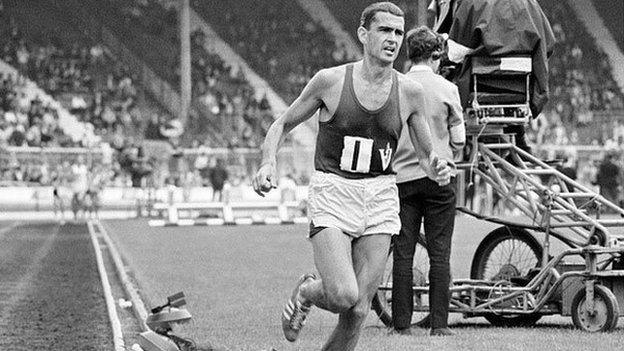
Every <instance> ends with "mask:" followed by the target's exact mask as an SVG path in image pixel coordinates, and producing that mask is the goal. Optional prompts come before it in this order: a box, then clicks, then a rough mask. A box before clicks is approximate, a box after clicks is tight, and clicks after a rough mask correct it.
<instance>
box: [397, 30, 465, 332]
mask: <svg viewBox="0 0 624 351" xmlns="http://www.w3.org/2000/svg"><path fill="white" fill-rule="evenodd" d="M406 41H407V53H408V56H409V59H410V60H411V61H412V62H413V63H414V65H413V66H412V68H411V69H410V71H409V72H408V73H407V74H406V76H407V77H408V78H409V79H412V80H414V81H416V82H418V83H420V84H421V85H422V86H423V88H424V90H423V91H424V97H425V101H426V104H425V106H426V109H425V110H426V111H425V114H426V116H427V119H428V122H429V127H430V128H431V135H432V141H433V149H434V151H435V152H436V153H437V154H438V155H439V157H440V158H441V159H444V160H447V161H448V162H449V164H451V165H452V164H453V163H452V161H453V160H454V159H456V158H457V157H458V156H459V155H460V154H461V150H462V147H463V146H464V144H465V142H466V133H465V127H464V119H463V115H462V108H461V103H460V100H459V93H458V91H457V87H456V86H455V85H454V84H453V83H451V82H449V81H447V80H446V79H444V78H442V76H439V75H437V74H436V73H434V72H437V70H438V68H439V66H440V57H441V55H442V52H443V51H444V39H443V37H442V36H441V35H439V34H436V33H435V32H433V31H432V30H431V29H429V28H427V27H424V26H422V27H418V28H416V29H413V30H411V31H410V32H409V33H407V39H406ZM414 147H416V148H418V145H413V144H412V143H411V142H410V140H409V136H408V135H407V134H406V133H405V131H404V132H403V133H402V134H401V138H400V139H399V145H398V148H397V152H396V157H395V160H394V164H393V166H394V168H395V171H396V172H397V185H398V188H399V198H400V202H401V211H400V213H399V216H400V218H401V232H400V234H399V235H398V236H395V237H394V238H393V240H394V252H393V260H394V262H393V269H392V280H393V283H392V322H393V327H394V329H395V331H396V332H397V333H400V334H409V333H410V325H411V320H412V309H413V306H414V293H413V291H412V281H413V272H412V264H413V263H412V262H413V260H414V251H415V246H416V238H417V237H418V235H419V234H420V225H421V222H422V221H423V219H424V226H425V237H426V242H427V251H428V253H429V262H430V270H429V283H430V285H429V309H430V315H431V335H441V336H444V335H453V334H454V333H453V332H452V331H451V330H450V329H448V324H447V319H448V308H449V298H450V295H449V283H450V264H449V258H450V254H451V237H452V235H453V227H454V223H455V181H454V178H453V180H452V181H451V182H450V183H449V184H442V185H439V184H438V183H436V182H435V181H433V180H431V179H429V178H428V177H427V174H426V172H425V170H424V169H423V168H422V164H421V163H420V162H419V158H418V152H417V149H416V150H415V149H414ZM452 173H453V175H455V170H453V172H452Z"/></svg>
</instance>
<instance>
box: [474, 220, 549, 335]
mask: <svg viewBox="0 0 624 351" xmlns="http://www.w3.org/2000/svg"><path fill="white" fill-rule="evenodd" d="M542 252H543V250H542V246H541V245H540V243H539V242H538V241H537V240H536V239H535V237H533V235H531V234H530V233H529V232H527V231H526V230H524V229H521V228H515V227H500V228H498V229H495V230H494V231H492V232H490V233H489V234H488V235H487V236H486V237H485V238H484V239H483V241H482V242H481V243H480V244H479V247H478V248H477V252H476V253H475V256H474V258H473V260H472V267H471V270H470V277H471V278H472V279H478V280H490V281H496V282H503V284H504V285H523V284H526V283H528V281H529V280H530V277H531V276H530V273H532V271H533V270H534V269H535V268H539V267H540V262H541V259H542ZM484 317H485V318H486V319H487V320H488V321H489V322H490V323H492V324H493V325H496V326H530V325H533V324H535V322H537V321H538V320H539V319H540V318H541V315H539V314H529V315H527V314H495V313H492V314H487V315H485V316H484Z"/></svg>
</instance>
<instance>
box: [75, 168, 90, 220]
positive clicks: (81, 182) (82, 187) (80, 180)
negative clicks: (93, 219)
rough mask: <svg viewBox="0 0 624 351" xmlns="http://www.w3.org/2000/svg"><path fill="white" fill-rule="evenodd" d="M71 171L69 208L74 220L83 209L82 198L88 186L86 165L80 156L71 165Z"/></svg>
mask: <svg viewBox="0 0 624 351" xmlns="http://www.w3.org/2000/svg"><path fill="white" fill-rule="evenodd" d="M71 172H72V192H73V195H72V200H71V208H72V212H73V213H74V220H77V219H78V216H79V214H80V212H81V211H84V208H83V200H84V196H85V193H86V192H87V189H88V187H89V180H88V173H89V170H88V169H87V165H86V164H85V162H84V158H83V157H82V156H79V157H78V162H77V164H75V165H73V166H72V168H71Z"/></svg>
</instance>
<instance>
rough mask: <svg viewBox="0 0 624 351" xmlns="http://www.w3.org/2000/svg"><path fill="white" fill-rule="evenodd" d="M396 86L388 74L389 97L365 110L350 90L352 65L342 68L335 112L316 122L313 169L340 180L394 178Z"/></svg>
mask: <svg viewBox="0 0 624 351" xmlns="http://www.w3.org/2000/svg"><path fill="white" fill-rule="evenodd" d="M401 125H402V124H401V117H400V113H399V83H398V77H397V73H396V71H393V72H392V88H391V89H390V95H389V97H388V99H387V100H386V102H385V103H384V104H383V106H382V107H380V108H379V109H377V110H375V111H371V110H367V109H366V108H364V106H362V105H361V104H360V102H359V101H358V100H357V97H356V96H355V91H354V89H353V64H350V65H348V66H347V67H346V72H345V79H344V83H343V85H342V92H341V94H340V102H339V103H338V107H337V108H336V112H335V113H334V115H333V116H332V117H331V119H330V120H329V121H326V122H319V133H318V137H317V139H316V153H315V155H314V168H315V169H316V170H317V171H322V172H326V173H334V174H337V175H339V176H342V177H344V178H349V179H361V178H369V177H376V176H378V175H383V174H395V172H394V171H393V170H392V166H391V161H392V158H393V157H394V152H395V151H396V148H397V142H398V140H399V136H400V135H401Z"/></svg>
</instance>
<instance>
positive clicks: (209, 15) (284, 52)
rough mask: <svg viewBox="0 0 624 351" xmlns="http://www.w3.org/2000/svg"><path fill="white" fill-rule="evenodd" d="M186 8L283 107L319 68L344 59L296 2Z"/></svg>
mask: <svg viewBox="0 0 624 351" xmlns="http://www.w3.org/2000/svg"><path fill="white" fill-rule="evenodd" d="M191 5H192V7H193V8H194V9H195V10H196V11H197V12H198V13H199V14H200V15H202V16H203V17H205V18H206V19H207V21H208V22H209V23H210V24H211V25H213V26H214V29H215V31H217V33H218V34H219V35H220V36H221V37H222V38H224V40H226V41H228V42H229V43H230V45H231V46H232V47H233V48H234V49H235V50H236V51H237V52H238V54H239V55H241V56H242V57H243V58H244V59H245V60H247V62H248V63H249V65H250V66H251V67H253V69H254V70H256V71H257V72H258V73H259V74H261V75H262V76H264V77H266V79H267V81H269V83H270V84H271V86H273V87H275V89H276V90H277V91H278V93H279V94H281V95H282V96H283V98H284V100H286V102H287V103H290V102H292V101H293V100H294V98H295V97H296V95H297V94H298V93H299V92H300V91H301V89H302V88H303V86H304V85H305V84H306V83H307V82H308V80H309V79H310V78H311V77H312V75H313V74H314V73H316V72H317V71H318V70H319V69H321V68H324V67H329V66H332V65H335V64H338V63H341V62H344V61H345V59H346V57H345V53H344V51H343V50H342V49H341V48H337V47H336V46H335V45H334V41H333V38H331V36H329V35H328V34H327V33H326V32H325V31H324V30H322V28H321V27H320V26H319V25H318V24H317V23H314V21H313V20H312V19H311V18H310V17H309V16H308V15H307V14H306V13H305V12H304V11H303V10H302V9H301V8H300V7H299V6H297V3H296V2H292V1H286V0H280V1H268V0H261V1H254V2H249V1H241V0H236V1H226V0H220V1H212V2H206V1H192V3H191Z"/></svg>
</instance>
